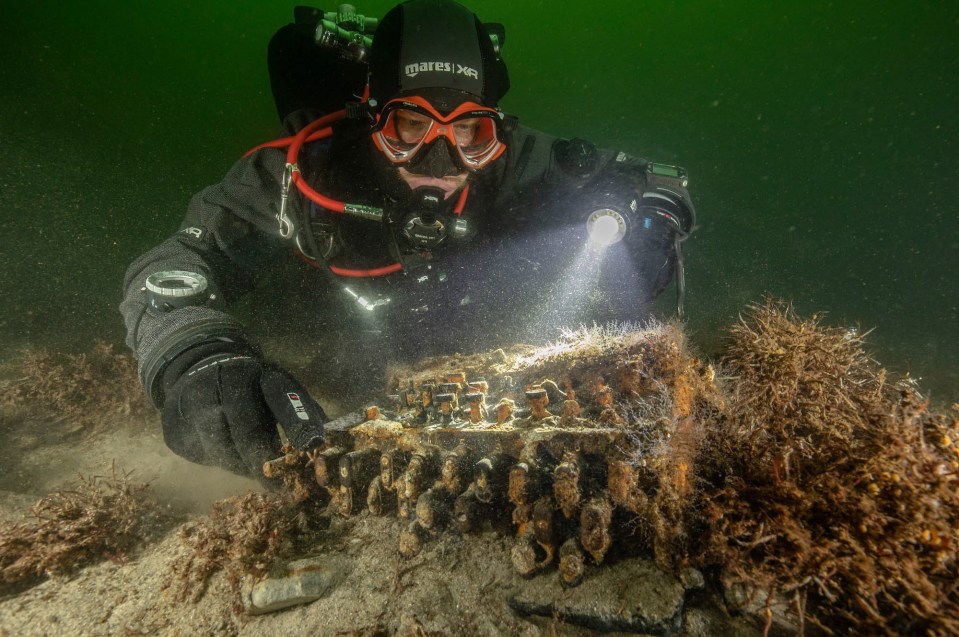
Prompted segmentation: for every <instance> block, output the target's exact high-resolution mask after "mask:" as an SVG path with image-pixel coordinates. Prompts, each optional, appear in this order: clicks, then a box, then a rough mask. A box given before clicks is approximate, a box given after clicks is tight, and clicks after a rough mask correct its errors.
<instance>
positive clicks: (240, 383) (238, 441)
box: [218, 363, 280, 479]
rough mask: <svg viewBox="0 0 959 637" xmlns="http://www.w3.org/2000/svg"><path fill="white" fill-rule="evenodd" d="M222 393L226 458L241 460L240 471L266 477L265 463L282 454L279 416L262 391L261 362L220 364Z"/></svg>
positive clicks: (220, 390) (221, 402)
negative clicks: (277, 420)
mask: <svg viewBox="0 0 959 637" xmlns="http://www.w3.org/2000/svg"><path fill="white" fill-rule="evenodd" d="M219 367H220V370H219V374H220V377H219V385H218V386H219V393H220V404H221V410H222V414H223V419H224V424H225V426H224V427H223V434H224V438H223V439H221V440H220V441H221V442H224V443H225V445H224V446H225V448H226V451H225V454H224V457H225V458H229V459H230V461H231V463H233V462H237V463H239V466H240V470H239V471H237V470H236V469H231V470H232V471H236V472H237V473H242V474H245V475H248V476H250V477H253V478H258V479H262V478H263V463H264V462H266V461H267V460H272V459H273V458H276V457H277V456H279V455H280V435H279V432H278V431H277V429H276V419H275V418H274V417H273V414H272V413H271V411H270V408H269V406H267V404H266V402H265V401H264V400H263V396H262V394H261V391H260V374H261V373H262V368H261V367H260V364H259V363H257V364H255V365H250V364H244V365H230V364H227V365H221V366H219Z"/></svg>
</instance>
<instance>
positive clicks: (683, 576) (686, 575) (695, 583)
mask: <svg viewBox="0 0 959 637" xmlns="http://www.w3.org/2000/svg"><path fill="white" fill-rule="evenodd" d="M679 581H680V582H682V583H683V587H684V588H685V589H686V590H687V591H699V590H702V589H703V587H704V586H706V578H705V577H703V574H702V573H701V572H700V571H699V570H698V569H695V568H692V567H689V566H687V567H686V568H684V569H683V570H681V571H680V572H679Z"/></svg>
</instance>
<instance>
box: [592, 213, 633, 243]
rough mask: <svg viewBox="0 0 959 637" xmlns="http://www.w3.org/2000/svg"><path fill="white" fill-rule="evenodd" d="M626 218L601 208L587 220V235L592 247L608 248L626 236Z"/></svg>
mask: <svg viewBox="0 0 959 637" xmlns="http://www.w3.org/2000/svg"><path fill="white" fill-rule="evenodd" d="M626 230H627V225H626V217H624V216H623V215H622V214H621V213H620V212H618V211H616V210H613V209H612V208H600V209H599V210H594V211H593V212H591V213H590V215H589V217H587V218H586V234H587V236H588V238H589V243H590V245H593V246H596V247H597V248H606V247H608V246H611V245H613V244H614V243H619V242H620V241H622V240H623V237H625V236H626Z"/></svg>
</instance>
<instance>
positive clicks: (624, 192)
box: [494, 126, 695, 234]
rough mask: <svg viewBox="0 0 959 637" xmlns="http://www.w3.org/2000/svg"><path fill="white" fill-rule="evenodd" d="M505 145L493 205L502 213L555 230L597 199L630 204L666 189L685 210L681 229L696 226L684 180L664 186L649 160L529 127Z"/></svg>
mask: <svg viewBox="0 0 959 637" xmlns="http://www.w3.org/2000/svg"><path fill="white" fill-rule="evenodd" d="M507 145H508V148H509V149H510V150H509V153H508V155H507V159H506V163H505V167H504V169H503V171H502V174H501V176H500V177H499V183H498V189H499V190H498V196H497V198H496V204H495V205H494V209H495V210H498V211H503V212H502V213H501V214H506V215H510V216H513V217H515V215H516V214H520V215H527V216H530V221H532V222H535V223H537V224H540V223H545V224H547V225H551V224H556V223H561V222H565V221H567V215H575V214H576V213H577V212H578V208H579V207H580V206H587V207H588V206H589V205H592V203H593V202H595V201H596V200H597V199H599V200H603V199H609V198H616V199H622V200H623V203H624V204H625V205H628V204H629V203H630V202H631V201H632V200H633V199H636V198H637V197H639V198H641V197H642V196H643V194H645V193H647V192H648V191H650V190H651V189H655V188H660V187H668V188H669V189H670V190H671V191H672V195H671V196H672V197H673V198H675V199H676V200H677V205H678V206H679V207H680V208H681V210H680V211H678V212H677V216H678V217H679V218H677V219H676V221H677V223H678V228H679V230H680V231H681V232H683V233H684V234H689V233H690V232H691V231H692V228H693V227H694V225H695V209H694V208H693V204H692V199H691V197H690V195H689V192H688V190H687V188H686V184H685V180H684V179H668V178H666V179H665V180H663V181H660V179H659V177H658V176H657V175H655V174H653V173H651V172H650V170H649V168H650V166H651V165H652V164H651V163H650V162H649V161H647V160H645V159H641V158H638V157H634V156H632V155H630V154H628V153H625V152H622V151H616V150H609V149H604V148H598V147H596V146H595V145H593V144H592V143H590V142H588V141H585V140H582V139H578V138H572V139H565V138H561V137H554V136H552V135H548V134H546V133H543V132H540V131H537V130H535V129H532V128H529V127H526V126H517V128H516V130H514V131H512V132H511V133H510V136H509V139H508V144H507ZM521 210H522V211H523V212H519V211H521ZM522 218H525V217H522Z"/></svg>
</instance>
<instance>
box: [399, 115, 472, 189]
mask: <svg viewBox="0 0 959 637" xmlns="http://www.w3.org/2000/svg"><path fill="white" fill-rule="evenodd" d="M394 117H395V118H396V132H397V134H398V135H399V137H400V140H401V141H403V142H404V143H407V144H416V143H418V142H419V141H420V140H421V139H423V136H424V135H425V134H426V132H427V131H428V130H429V128H430V126H431V125H442V126H449V127H450V128H451V129H452V130H451V132H452V133H453V137H454V138H455V139H456V143H457V144H458V145H460V146H468V145H469V144H471V143H472V142H473V138H474V137H475V135H476V131H477V129H478V128H479V125H480V121H479V118H472V119H465V120H458V121H456V122H453V123H451V124H438V123H434V122H433V120H432V119H431V118H429V117H427V116H426V115H423V114H421V113H417V112H416V111H410V110H406V109H399V110H397V111H396V113H395V115H394ZM445 143H446V142H445V141H444V139H443V138H441V139H437V140H436V141H434V142H433V144H445ZM437 150H438V149H437ZM447 157H449V155H448V153H447ZM444 163H448V165H446V166H444V165H443V164H444ZM417 168H420V169H422V170H421V171H417V170H415V169H414V170H413V171H411V170H408V169H407V168H397V171H398V172H399V175H400V178H402V179H403V181H405V182H406V184H407V185H408V186H409V187H410V188H411V189H413V190H416V189H417V188H421V187H424V186H432V187H434V188H439V189H440V190H441V191H443V193H445V194H444V197H445V198H446V199H449V198H450V197H451V196H452V195H453V193H454V192H456V191H457V190H459V189H460V188H462V187H463V185H464V184H465V183H466V179H467V177H468V176H469V173H468V172H467V171H466V170H462V169H459V168H458V167H456V166H455V165H454V164H453V163H452V161H449V162H444V161H442V160H441V161H440V162H439V165H438V166H437V165H436V164H435V163H433V162H429V163H426V164H421V165H420V166H417Z"/></svg>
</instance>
